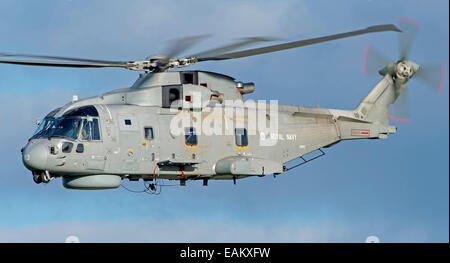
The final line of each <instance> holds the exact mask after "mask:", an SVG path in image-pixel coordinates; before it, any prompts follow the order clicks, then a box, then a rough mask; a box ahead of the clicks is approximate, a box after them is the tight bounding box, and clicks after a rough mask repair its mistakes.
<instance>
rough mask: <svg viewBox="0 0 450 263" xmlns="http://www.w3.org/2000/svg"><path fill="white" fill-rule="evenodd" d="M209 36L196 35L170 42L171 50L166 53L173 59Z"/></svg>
mask: <svg viewBox="0 0 450 263" xmlns="http://www.w3.org/2000/svg"><path fill="white" fill-rule="evenodd" d="M208 36H209V35H196V36H188V37H182V38H178V39H174V40H170V45H169V49H168V51H167V52H166V55H167V57H168V58H173V57H175V56H177V55H179V54H180V53H181V52H183V51H185V50H187V49H188V48H190V47H192V46H193V45H195V44H197V43H198V42H200V41H201V40H203V39H205V38H206V37H208Z"/></svg>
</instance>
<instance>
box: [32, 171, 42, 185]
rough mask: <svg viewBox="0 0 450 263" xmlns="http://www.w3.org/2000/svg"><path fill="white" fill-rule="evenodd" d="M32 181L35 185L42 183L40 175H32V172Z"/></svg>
mask: <svg viewBox="0 0 450 263" xmlns="http://www.w3.org/2000/svg"><path fill="white" fill-rule="evenodd" d="M33 181H34V182H35V183H37V184H40V183H42V181H41V175H40V174H38V173H34V172H33Z"/></svg>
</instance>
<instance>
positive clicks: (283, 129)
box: [22, 71, 392, 189]
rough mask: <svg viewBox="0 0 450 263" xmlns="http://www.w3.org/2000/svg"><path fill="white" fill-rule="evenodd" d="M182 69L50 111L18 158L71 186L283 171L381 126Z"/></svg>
mask: <svg viewBox="0 0 450 263" xmlns="http://www.w3.org/2000/svg"><path fill="white" fill-rule="evenodd" d="M188 73H189V74H191V76H184V75H183V74H184V73H183V72H181V73H179V72H167V73H157V74H156V75H154V76H152V75H150V76H143V77H141V79H139V80H138V81H137V84H139V85H138V86H136V85H137V84H135V86H134V87H132V88H127V89H119V90H115V91H112V92H109V93H106V94H102V95H99V96H95V97H91V98H87V99H83V100H79V101H73V102H71V103H68V104H66V105H65V106H63V107H61V108H58V109H56V110H54V111H52V112H50V113H49V114H48V115H47V116H46V117H45V118H44V119H43V120H42V121H41V124H40V126H39V127H38V129H37V130H36V132H35V134H34V135H33V136H32V137H31V139H30V140H29V142H28V144H27V145H26V146H25V147H24V149H23V150H22V151H23V154H22V156H23V162H24V164H25V166H26V167H27V168H28V169H30V170H31V171H32V172H33V174H34V176H35V177H36V178H37V177H39V176H40V177H42V178H43V179H42V180H41V181H44V182H46V181H47V180H50V178H54V177H63V183H64V186H66V187H68V188H76V189H106V188H114V187H118V186H119V185H120V181H121V180H122V179H125V178H127V179H130V180H139V179H144V180H152V179H154V178H162V179H173V180H181V181H185V180H197V179H204V180H205V179H206V180H207V179H234V180H235V179H240V178H244V177H248V176H265V175H268V174H280V173H283V172H284V171H285V165H286V163H287V162H289V161H292V160H294V159H296V158H299V157H301V156H303V155H305V154H307V153H309V152H312V151H315V150H317V149H320V148H322V147H326V146H330V145H333V144H335V143H336V142H338V141H340V140H342V139H360V138H382V137H384V135H386V134H387V133H389V131H387V130H386V127H385V126H380V125H375V126H374V124H373V123H372V122H369V121H364V120H361V119H360V118H359V117H355V116H357V115H355V112H354V111H339V110H330V109H323V108H310V107H301V106H291V105H278V104H277V103H276V102H266V101H258V102H254V101H251V100H247V101H244V100H243V97H242V95H243V94H246V93H248V92H251V91H253V89H254V86H252V85H250V84H248V85H247V84H242V83H240V82H238V83H236V82H235V81H234V79H232V78H230V77H227V76H224V75H220V74H216V73H209V72H192V71H189V72H188ZM185 82H187V83H185ZM355 123H356V124H355ZM391 133H392V131H391ZM38 179H39V178H38ZM35 180H36V179H35Z"/></svg>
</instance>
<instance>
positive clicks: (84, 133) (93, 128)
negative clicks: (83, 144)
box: [81, 119, 100, 141]
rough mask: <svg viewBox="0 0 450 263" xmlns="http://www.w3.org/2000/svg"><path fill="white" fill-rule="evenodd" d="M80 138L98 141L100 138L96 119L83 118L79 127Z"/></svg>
mask: <svg viewBox="0 0 450 263" xmlns="http://www.w3.org/2000/svg"><path fill="white" fill-rule="evenodd" d="M81 140H83V141H91V140H92V141H98V140H100V129H99V127H98V119H92V120H88V119H84V120H83V127H82V128H81Z"/></svg>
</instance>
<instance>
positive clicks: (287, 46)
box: [197, 24, 401, 61]
mask: <svg viewBox="0 0 450 263" xmlns="http://www.w3.org/2000/svg"><path fill="white" fill-rule="evenodd" d="M384 31H394V32H401V31H400V30H399V29H398V28H397V27H395V26H394V25H392V24H389V25H378V26H371V27H368V28H366V29H361V30H356V31H351V32H346V33H341V34H335V35H330V36H324V37H318V38H312V39H306V40H300V41H295V42H288V43H284V44H279V45H273V46H267V47H261V48H255V49H249V50H244V51H238V52H233V53H227V54H223V55H220V56H213V57H202V58H197V60H198V61H209V60H225V59H235V58H242V57H249V56H255V55H260V54H265V53H270V52H276V51H281V50H286V49H291V48H297V47H302V46H307V45H312V44H317V43H321V42H326V41H330V40H336V39H341V38H346V37H352V36H357V35H362V34H368V33H374V32H384Z"/></svg>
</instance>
